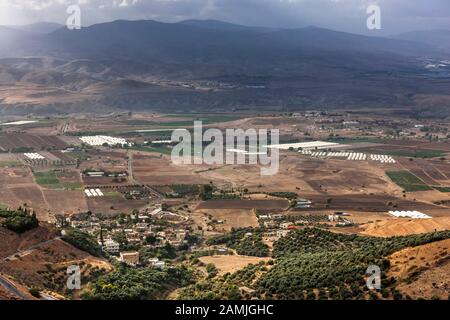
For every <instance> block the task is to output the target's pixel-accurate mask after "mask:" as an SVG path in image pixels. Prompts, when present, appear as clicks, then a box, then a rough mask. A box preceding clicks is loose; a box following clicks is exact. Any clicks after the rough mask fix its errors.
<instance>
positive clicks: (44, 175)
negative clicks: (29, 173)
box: [33, 171, 82, 190]
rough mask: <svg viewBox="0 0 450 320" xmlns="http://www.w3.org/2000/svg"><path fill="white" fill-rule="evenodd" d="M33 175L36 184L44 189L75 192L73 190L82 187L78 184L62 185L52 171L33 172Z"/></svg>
mask: <svg viewBox="0 0 450 320" xmlns="http://www.w3.org/2000/svg"><path fill="white" fill-rule="evenodd" d="M33 174H34V178H35V180H36V183H37V184H39V185H41V186H43V187H45V188H49V189H71V190H75V189H81V187H82V184H81V183H79V182H73V183H62V182H61V181H59V179H58V178H57V177H56V174H55V172H54V171H47V172H34V173H33Z"/></svg>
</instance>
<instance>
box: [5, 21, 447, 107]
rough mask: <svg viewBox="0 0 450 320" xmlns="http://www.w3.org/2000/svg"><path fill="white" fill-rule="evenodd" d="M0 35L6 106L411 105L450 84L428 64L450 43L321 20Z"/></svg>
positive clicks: (137, 24)
mask: <svg viewBox="0 0 450 320" xmlns="http://www.w3.org/2000/svg"><path fill="white" fill-rule="evenodd" d="M0 39H1V41H2V44H6V45H3V46H1V47H0V84H1V85H3V88H4V92H1V89H2V87H0V114H1V112H2V106H4V107H7V108H3V110H7V112H15V111H14V110H19V108H16V107H11V105H13V106H18V105H20V110H21V112H22V110H26V108H27V106H29V105H33V106H34V107H33V108H37V109H39V108H41V107H42V108H43V109H45V110H59V109H64V108H62V107H61V106H66V108H65V109H64V110H76V109H77V108H79V106H78V103H79V101H83V108H82V109H83V110H85V109H86V108H87V106H89V105H92V106H97V107H96V108H95V109H96V110H105V109H108V108H110V107H111V108H113V109H116V108H119V109H136V108H138V109H158V108H163V109H165V110H166V109H167V108H173V109H174V110H182V109H186V108H211V107H212V106H213V107H214V108H219V109H220V108H221V107H226V108H229V107H233V108H242V107H245V108H254V107H255V106H258V107H259V108H265V107H266V106H267V107H270V108H275V109H277V110H278V109H280V110H292V109H296V108H319V107H320V108H336V107H339V108H343V107H351V106H361V105H363V106H364V107H366V106H367V107H386V106H391V105H400V106H405V105H409V106H413V105H414V104H415V100H414V99H415V97H416V93H417V92H420V93H421V94H423V95H424V96H427V94H433V95H441V94H442V95H445V94H447V92H446V91H448V87H447V85H448V79H446V78H445V70H444V71H443V72H441V73H439V74H437V73H436V72H435V73H430V71H429V70H426V68H425V65H426V64H425V61H428V60H429V59H434V60H436V61H440V60H445V59H449V57H450V51H446V50H445V48H442V46H437V45H436V44H433V43H426V42H425V41H423V40H421V39H416V40H417V41H411V40H410V39H406V40H403V39H395V38H382V37H369V36H364V35H358V34H350V33H346V32H339V31H333V30H329V29H324V28H319V27H306V28H298V29H271V28H260V27H247V26H241V25H235V24H231V23H226V22H221V21H214V20H205V21H202V20H187V21H181V22H177V23H163V22H158V21H153V20H140V21H127V20H117V21H113V22H106V23H99V24H95V25H92V26H89V27H84V28H82V29H81V30H68V29H67V28H65V27H61V26H59V27H58V25H51V24H45V23H44V24H37V25H34V26H28V27H27V28H25V30H17V29H12V28H8V27H0ZM427 63H428V62H427ZM437 77H440V78H439V79H438V78H437ZM442 77H444V78H442ZM443 79H444V80H443ZM446 81H447V82H446ZM252 84H258V85H257V86H254V85H252ZM17 88H20V89H17ZM256 88H261V89H260V90H257V89H256ZM262 88H263V89H262ZM446 88H447V89H446ZM16 92H20V94H19V95H18V96H17V98H13V97H14V94H15V93H16ZM426 101H427V104H431V105H433V104H434V102H433V101H435V97H433V98H432V99H431V102H429V101H430V100H426ZM439 101H440V102H439V104H441V103H442V102H441V101H442V100H439ZM86 103H87V104H86ZM67 106H69V107H67Z"/></svg>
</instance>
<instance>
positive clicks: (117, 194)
mask: <svg viewBox="0 0 450 320" xmlns="http://www.w3.org/2000/svg"><path fill="white" fill-rule="evenodd" d="M104 196H105V197H112V198H119V197H121V196H122V194H121V193H120V192H119V191H111V192H105V193H104Z"/></svg>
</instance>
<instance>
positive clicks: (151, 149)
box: [130, 146, 172, 155]
mask: <svg viewBox="0 0 450 320" xmlns="http://www.w3.org/2000/svg"><path fill="white" fill-rule="evenodd" d="M130 149H131V150H136V151H142V152H157V153H162V154H166V155H170V154H172V149H170V148H167V147H147V146H140V147H137V146H133V147H131V148H130Z"/></svg>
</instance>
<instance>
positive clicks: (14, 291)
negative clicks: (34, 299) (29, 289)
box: [0, 275, 30, 300]
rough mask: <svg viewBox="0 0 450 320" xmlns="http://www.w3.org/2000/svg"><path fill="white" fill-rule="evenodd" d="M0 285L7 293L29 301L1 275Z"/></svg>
mask: <svg viewBox="0 0 450 320" xmlns="http://www.w3.org/2000/svg"><path fill="white" fill-rule="evenodd" d="M0 285H1V286H2V287H4V288H5V289H6V290H7V291H8V292H9V293H11V294H13V295H15V296H17V297H19V298H21V299H24V300H28V299H30V297H29V296H27V295H25V294H24V293H22V292H21V291H20V290H19V289H17V288H16V286H15V285H14V284H13V283H12V282H11V281H9V280H8V279H7V278H5V277H4V276H2V275H0Z"/></svg>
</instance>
